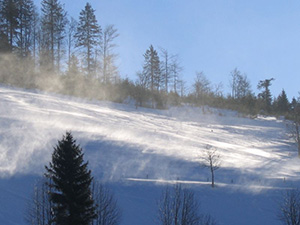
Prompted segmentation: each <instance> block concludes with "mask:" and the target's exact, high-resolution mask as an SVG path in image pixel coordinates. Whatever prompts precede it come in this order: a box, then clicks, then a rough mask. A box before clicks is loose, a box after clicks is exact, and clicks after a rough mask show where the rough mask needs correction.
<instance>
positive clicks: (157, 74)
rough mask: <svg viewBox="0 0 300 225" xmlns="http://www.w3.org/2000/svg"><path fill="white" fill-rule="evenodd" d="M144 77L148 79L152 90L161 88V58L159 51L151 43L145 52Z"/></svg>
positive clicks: (149, 87)
mask: <svg viewBox="0 0 300 225" xmlns="http://www.w3.org/2000/svg"><path fill="white" fill-rule="evenodd" d="M142 75H143V79H144V80H145V81H146V86H147V88H148V89H150V90H151V91H152V92H153V91H154V90H155V89H156V90H159V89H160V84H161V81H162V79H161V70H160V60H159V57H158V54H157V51H156V50H155V49H154V48H153V46H152V45H151V46H150V47H149V49H147V51H146V53H145V54H144V66H143V72H142Z"/></svg>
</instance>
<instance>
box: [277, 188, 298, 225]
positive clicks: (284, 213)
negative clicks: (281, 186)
mask: <svg viewBox="0 0 300 225" xmlns="http://www.w3.org/2000/svg"><path fill="white" fill-rule="evenodd" d="M278 219H279V220H281V221H282V223H283V224H285V225H300V192H299V190H290V191H287V192H286V193H285V194H284V196H283V201H282V202H281V204H280V206H279V214H278Z"/></svg>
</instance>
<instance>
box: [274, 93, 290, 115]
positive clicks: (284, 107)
mask: <svg viewBox="0 0 300 225" xmlns="http://www.w3.org/2000/svg"><path fill="white" fill-rule="evenodd" d="M275 103H276V104H275V109H276V111H277V113H279V114H286V113H288V111H289V109H290V103H289V100H288V98H287V96H286V93H285V91H284V90H282V92H281V93H280V95H279V96H278V98H277V99H276V101H275Z"/></svg>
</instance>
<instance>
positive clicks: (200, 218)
mask: <svg viewBox="0 0 300 225" xmlns="http://www.w3.org/2000/svg"><path fill="white" fill-rule="evenodd" d="M158 206H159V209H158V221H159V224H161V225H215V224H216V222H215V220H214V219H212V217H211V216H210V215H202V214H200V212H199V203H198V201H197V200H196V198H195V195H194V192H193V191H191V190H188V189H185V188H184V189H182V188H181V186H180V185H178V184H176V185H175V186H174V188H172V189H170V188H169V187H167V188H166V189H165V191H164V192H163V193H162V196H161V198H160V200H159V202H158Z"/></svg>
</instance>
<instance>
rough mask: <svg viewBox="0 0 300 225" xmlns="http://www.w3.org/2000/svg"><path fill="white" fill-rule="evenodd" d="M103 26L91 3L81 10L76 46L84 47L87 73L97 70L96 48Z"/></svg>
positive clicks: (90, 73)
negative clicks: (101, 26)
mask: <svg viewBox="0 0 300 225" xmlns="http://www.w3.org/2000/svg"><path fill="white" fill-rule="evenodd" d="M100 34H101V28H100V26H99V25H98V22H97V19H96V16H95V10H94V9H93V8H92V6H91V5H90V4H89V3H86V5H85V8H84V9H83V10H82V11H81V12H80V16H79V22H78V27H77V32H76V34H75V38H76V47H78V48H83V49H84V54H85V56H84V61H85V64H86V68H85V69H86V71H87V75H89V76H91V75H92V72H94V71H95V60H94V58H95V57H94V56H95V48H96V46H97V45H98V44H99V41H100V40H99V38H100V37H101V36H100Z"/></svg>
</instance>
